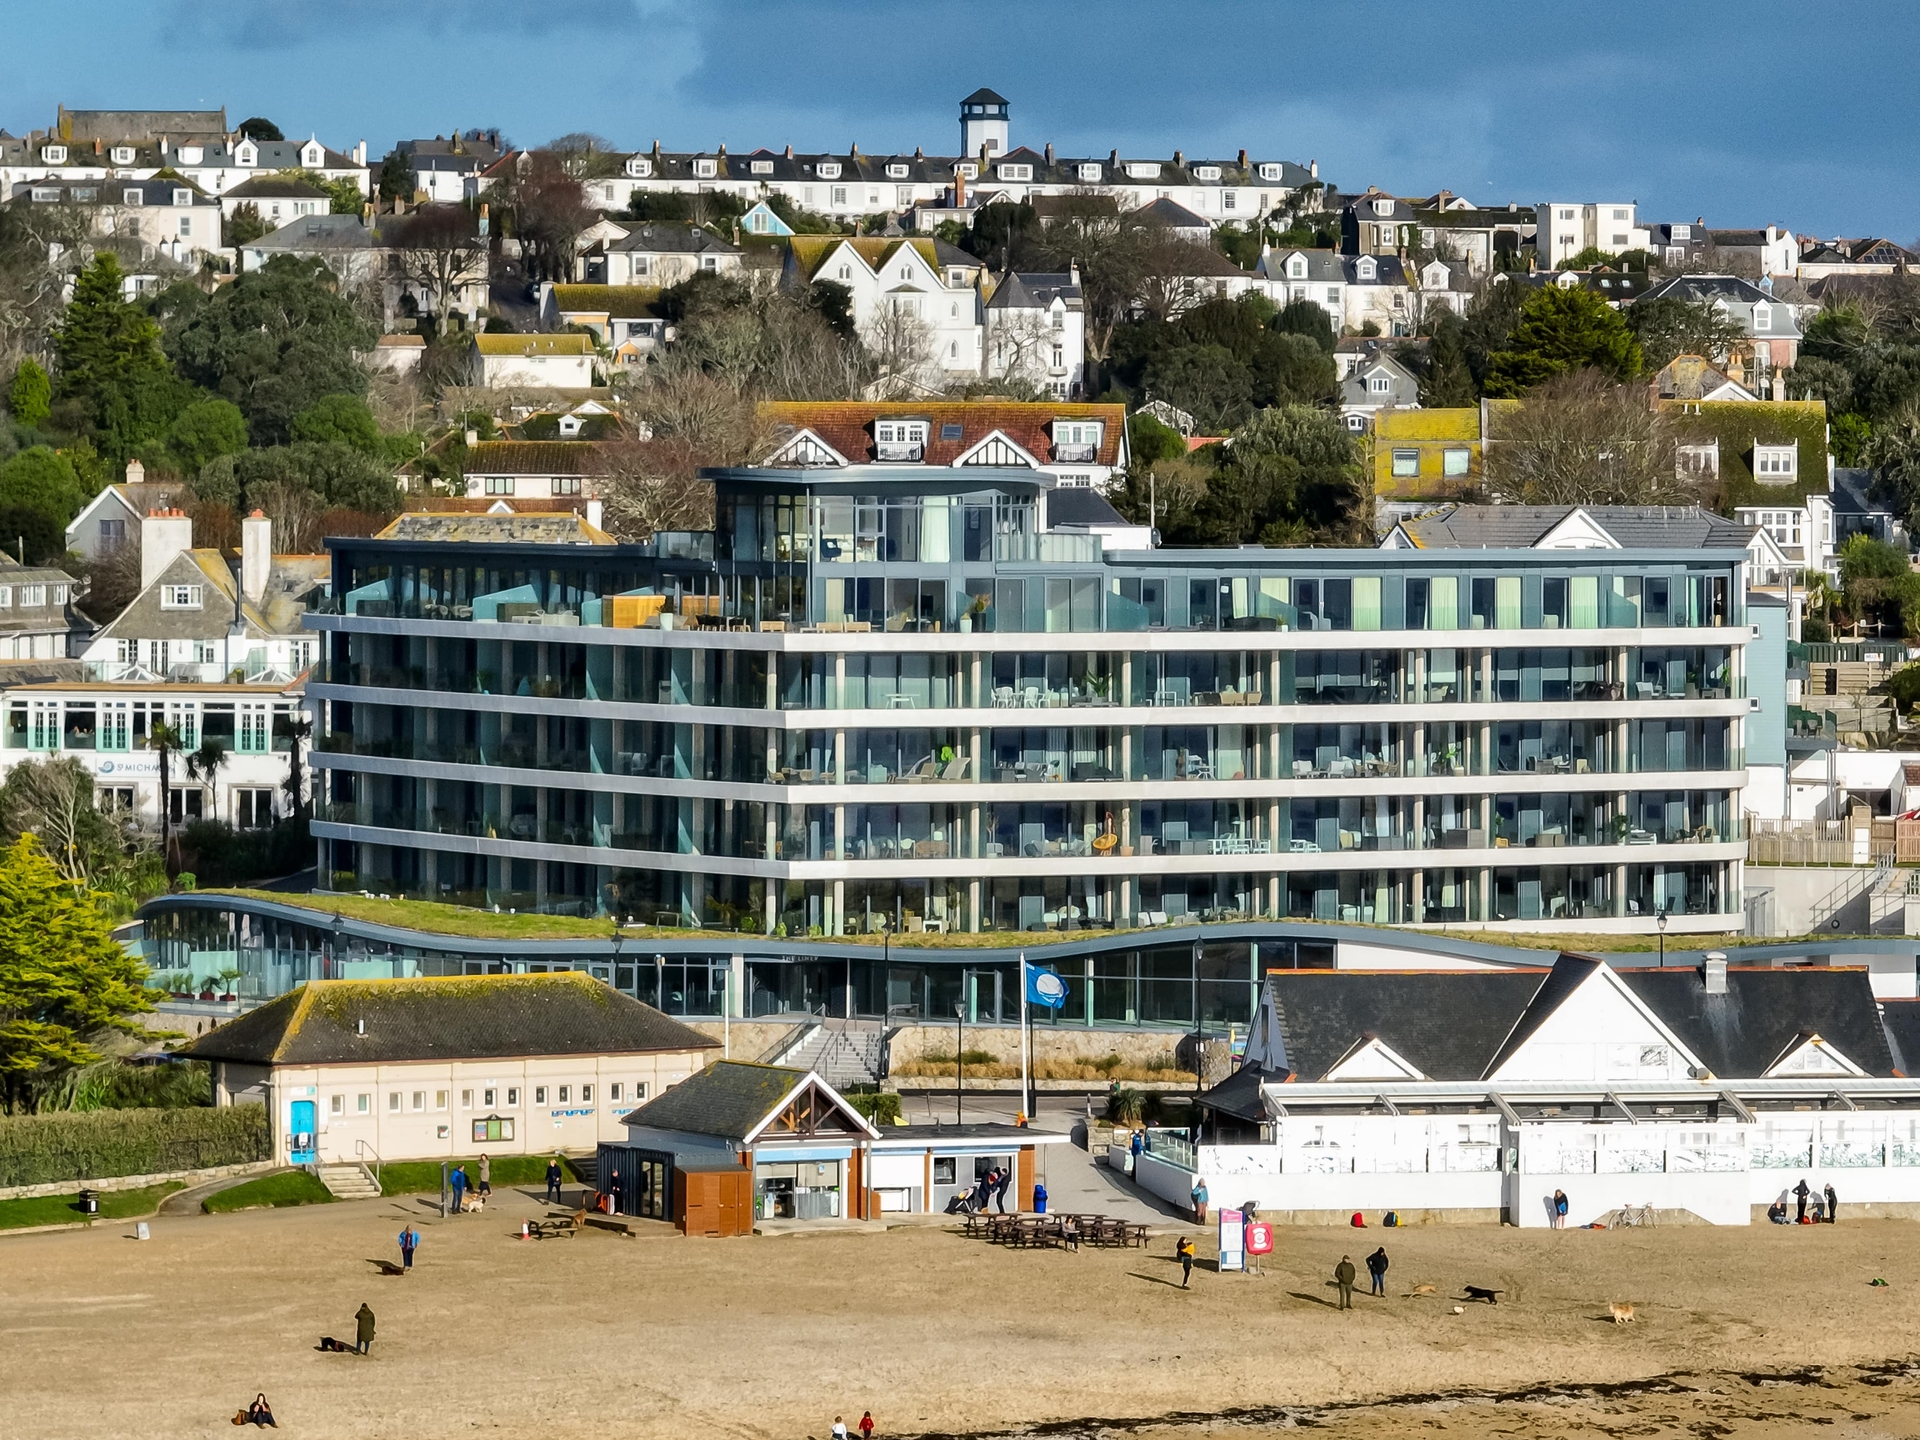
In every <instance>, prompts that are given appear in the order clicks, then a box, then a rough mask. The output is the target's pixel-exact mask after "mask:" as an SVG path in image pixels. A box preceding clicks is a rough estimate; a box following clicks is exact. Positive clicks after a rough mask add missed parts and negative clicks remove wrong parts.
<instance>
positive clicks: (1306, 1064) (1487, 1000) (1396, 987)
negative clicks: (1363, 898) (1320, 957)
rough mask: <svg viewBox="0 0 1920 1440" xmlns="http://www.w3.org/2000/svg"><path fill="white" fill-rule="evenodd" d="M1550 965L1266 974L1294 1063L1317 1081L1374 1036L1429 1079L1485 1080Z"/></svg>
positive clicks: (1304, 1076)
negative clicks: (1359, 1045)
mask: <svg viewBox="0 0 1920 1440" xmlns="http://www.w3.org/2000/svg"><path fill="white" fill-rule="evenodd" d="M1547 974H1548V972H1547V971H1546V970H1535V969H1527V970H1465V971H1425V972H1406V971H1379V970H1278V971H1274V972H1273V973H1271V974H1269V975H1268V976H1267V986H1268V989H1269V991H1270V993H1271V994H1272V995H1273V998H1274V1004H1275V1010H1276V1014H1277V1016H1278V1019H1279V1021H1280V1034H1281V1037H1282V1039H1283V1041H1284V1043H1285V1045H1286V1050H1287V1063H1288V1064H1289V1065H1290V1066H1292V1067H1293V1073H1294V1074H1295V1076H1296V1077H1297V1078H1299V1079H1301V1080H1306V1081H1313V1080H1320V1079H1323V1078H1324V1077H1325V1076H1326V1073H1327V1072H1328V1071H1329V1070H1331V1069H1332V1068H1333V1067H1334V1065H1335V1064H1337V1063H1338V1062H1339V1061H1340V1059H1341V1058H1342V1057H1343V1056H1345V1055H1346V1054H1347V1053H1348V1052H1349V1051H1350V1050H1352V1049H1353V1048H1354V1047H1355V1045H1357V1044H1358V1043H1360V1042H1361V1041H1362V1040H1364V1039H1365V1038H1367V1037H1368V1036H1372V1037H1374V1038H1376V1039H1378V1040H1380V1041H1381V1042H1382V1043H1384V1044H1386V1045H1387V1046H1388V1047H1390V1048H1391V1049H1392V1050H1393V1051H1394V1053H1395V1054H1397V1055H1401V1056H1404V1057H1405V1058H1406V1060H1407V1061H1408V1062H1409V1063H1410V1064H1412V1065H1414V1066H1416V1067H1417V1068H1418V1069H1419V1070H1420V1072H1421V1074H1423V1075H1425V1076H1426V1077H1427V1078H1428V1079H1431V1080H1478V1079H1480V1078H1481V1077H1482V1076H1483V1075H1485V1074H1486V1072H1487V1066H1488V1062H1489V1060H1490V1059H1491V1058H1492V1057H1493V1055H1494V1054H1495V1053H1496V1052H1497V1051H1498V1050H1499V1048H1500V1045H1501V1042H1502V1041H1504V1040H1505V1039H1506V1038H1507V1036H1508V1034H1509V1033H1511V1031H1512V1030H1513V1027H1514V1026H1515V1024H1517V1023H1518V1022H1519V1020H1520V1017H1521V1016H1522V1015H1523V1014H1524V1013H1525V1012H1526V1009H1527V1004H1528V1002H1529V1001H1530V1000H1531V999H1532V998H1533V996H1534V993H1535V992H1536V991H1537V990H1539V988H1540V985H1541V982H1542V980H1543V979H1544V978H1545V977H1546V975H1547Z"/></svg>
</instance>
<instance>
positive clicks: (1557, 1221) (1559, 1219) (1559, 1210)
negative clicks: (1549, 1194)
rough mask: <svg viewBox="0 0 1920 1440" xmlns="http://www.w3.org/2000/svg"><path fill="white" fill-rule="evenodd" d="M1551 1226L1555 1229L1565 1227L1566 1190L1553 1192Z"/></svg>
mask: <svg viewBox="0 0 1920 1440" xmlns="http://www.w3.org/2000/svg"><path fill="white" fill-rule="evenodd" d="M1553 1228H1554V1229H1556V1230H1564V1229H1566V1228H1567V1192H1566V1191H1564V1190H1556V1191H1554V1192H1553Z"/></svg>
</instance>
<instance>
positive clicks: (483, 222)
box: [480, 205, 491, 240]
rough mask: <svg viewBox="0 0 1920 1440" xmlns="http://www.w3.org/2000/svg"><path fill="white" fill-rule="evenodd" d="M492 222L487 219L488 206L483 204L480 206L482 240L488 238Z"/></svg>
mask: <svg viewBox="0 0 1920 1440" xmlns="http://www.w3.org/2000/svg"><path fill="white" fill-rule="evenodd" d="M490 224H491V222H490V221H489V220H488V219H487V207H486V206H485V205H482V206H481V207H480V238H481V239H482V240H484V239H486V238H487V230H488V226H489V225H490Z"/></svg>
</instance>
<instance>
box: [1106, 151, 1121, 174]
mask: <svg viewBox="0 0 1920 1440" xmlns="http://www.w3.org/2000/svg"><path fill="white" fill-rule="evenodd" d="M1119 168H1120V152H1119V151H1118V150H1109V151H1108V152H1107V169H1108V171H1109V172H1112V171H1115V170H1118V169H1119Z"/></svg>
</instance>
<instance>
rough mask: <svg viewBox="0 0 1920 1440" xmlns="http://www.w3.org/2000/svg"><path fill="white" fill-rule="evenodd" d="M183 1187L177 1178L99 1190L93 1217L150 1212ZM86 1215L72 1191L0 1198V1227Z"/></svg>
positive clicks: (13, 1227) (73, 1221) (123, 1216)
mask: <svg viewBox="0 0 1920 1440" xmlns="http://www.w3.org/2000/svg"><path fill="white" fill-rule="evenodd" d="M185 1188H186V1187H185V1186H184V1185H182V1184H181V1183H180V1181H178V1180H169V1181H167V1182H166V1183H165V1184H164V1185H145V1186H142V1187H141V1188H140V1189H138V1190H102V1191H101V1192H100V1213H99V1214H98V1215H97V1216H95V1217H94V1218H95V1219H96V1220H126V1219H130V1218H131V1217H133V1216H135V1215H151V1214H152V1213H153V1212H154V1211H155V1210H157V1209H159V1208H160V1202H161V1201H162V1200H164V1199H166V1198H167V1196H169V1195H171V1194H172V1193H173V1192H174V1191H176V1190H184V1189H185ZM75 1193H78V1192H77V1191H76V1192H75ZM86 1218H87V1217H86V1216H84V1215H82V1214H81V1213H80V1212H79V1210H77V1209H76V1208H75V1207H74V1200H73V1195H42V1196H40V1197H38V1198H36V1199H33V1200H0V1230H18V1229H20V1228H22V1227H23V1226H27V1225H72V1224H77V1223H78V1222H80V1221H82V1220H85V1219H86Z"/></svg>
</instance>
